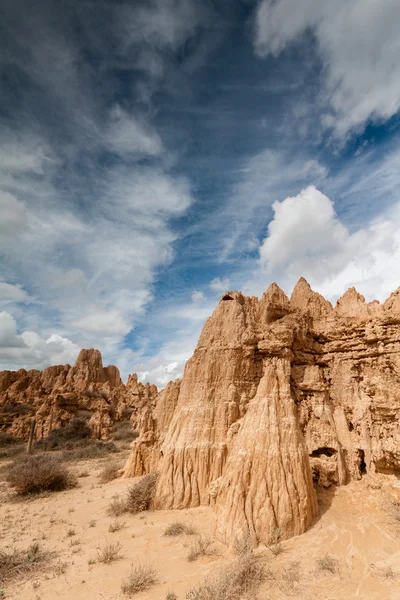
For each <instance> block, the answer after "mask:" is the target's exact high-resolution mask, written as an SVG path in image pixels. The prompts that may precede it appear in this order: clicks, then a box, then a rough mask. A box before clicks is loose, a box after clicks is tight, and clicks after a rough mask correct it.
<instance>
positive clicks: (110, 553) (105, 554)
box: [97, 542, 122, 564]
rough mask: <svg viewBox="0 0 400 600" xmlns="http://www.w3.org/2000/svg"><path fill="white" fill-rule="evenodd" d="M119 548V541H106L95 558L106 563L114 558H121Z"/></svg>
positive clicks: (120, 545)
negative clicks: (113, 542)
mask: <svg viewBox="0 0 400 600" xmlns="http://www.w3.org/2000/svg"><path fill="white" fill-rule="evenodd" d="M121 550H122V544H120V542H116V543H115V544H112V543H110V542H107V544H106V545H105V546H104V548H102V549H101V550H99V551H98V553H97V560H98V562H102V563H106V564H109V563H111V562H114V561H115V560H118V559H120V558H122V555H121Z"/></svg>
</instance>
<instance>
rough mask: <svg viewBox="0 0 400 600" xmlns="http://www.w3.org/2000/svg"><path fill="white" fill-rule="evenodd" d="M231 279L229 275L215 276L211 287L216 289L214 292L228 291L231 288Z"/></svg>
mask: <svg viewBox="0 0 400 600" xmlns="http://www.w3.org/2000/svg"><path fill="white" fill-rule="evenodd" d="M229 286H230V281H229V279H228V277H223V278H222V279H221V278H220V277H215V279H213V280H212V281H210V288H211V289H212V290H214V292H226V291H227V290H228V289H229Z"/></svg>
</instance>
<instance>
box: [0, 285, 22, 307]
mask: <svg viewBox="0 0 400 600" xmlns="http://www.w3.org/2000/svg"><path fill="white" fill-rule="evenodd" d="M28 299H29V296H28V294H27V293H26V291H25V290H24V289H23V287H22V286H21V285H19V284H16V285H14V284H12V283H7V281H2V280H1V279H0V304H4V303H8V302H26V301H27V300H28Z"/></svg>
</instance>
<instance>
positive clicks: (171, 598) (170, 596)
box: [165, 592, 178, 600]
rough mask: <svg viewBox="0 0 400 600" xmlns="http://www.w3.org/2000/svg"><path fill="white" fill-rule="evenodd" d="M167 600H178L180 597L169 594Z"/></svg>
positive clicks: (172, 593) (173, 593)
mask: <svg viewBox="0 0 400 600" xmlns="http://www.w3.org/2000/svg"><path fill="white" fill-rule="evenodd" d="M165 600H178V596H177V595H176V594H175V592H167V595H166V596H165Z"/></svg>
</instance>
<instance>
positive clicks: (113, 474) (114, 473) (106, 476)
mask: <svg viewBox="0 0 400 600" xmlns="http://www.w3.org/2000/svg"><path fill="white" fill-rule="evenodd" d="M119 469H120V467H119V465H117V464H115V463H109V464H108V465H106V466H105V467H104V468H103V469H102V471H101V473H100V475H99V479H100V481H101V483H108V482H109V481H112V480H113V479H116V478H117V477H118V471H119Z"/></svg>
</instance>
